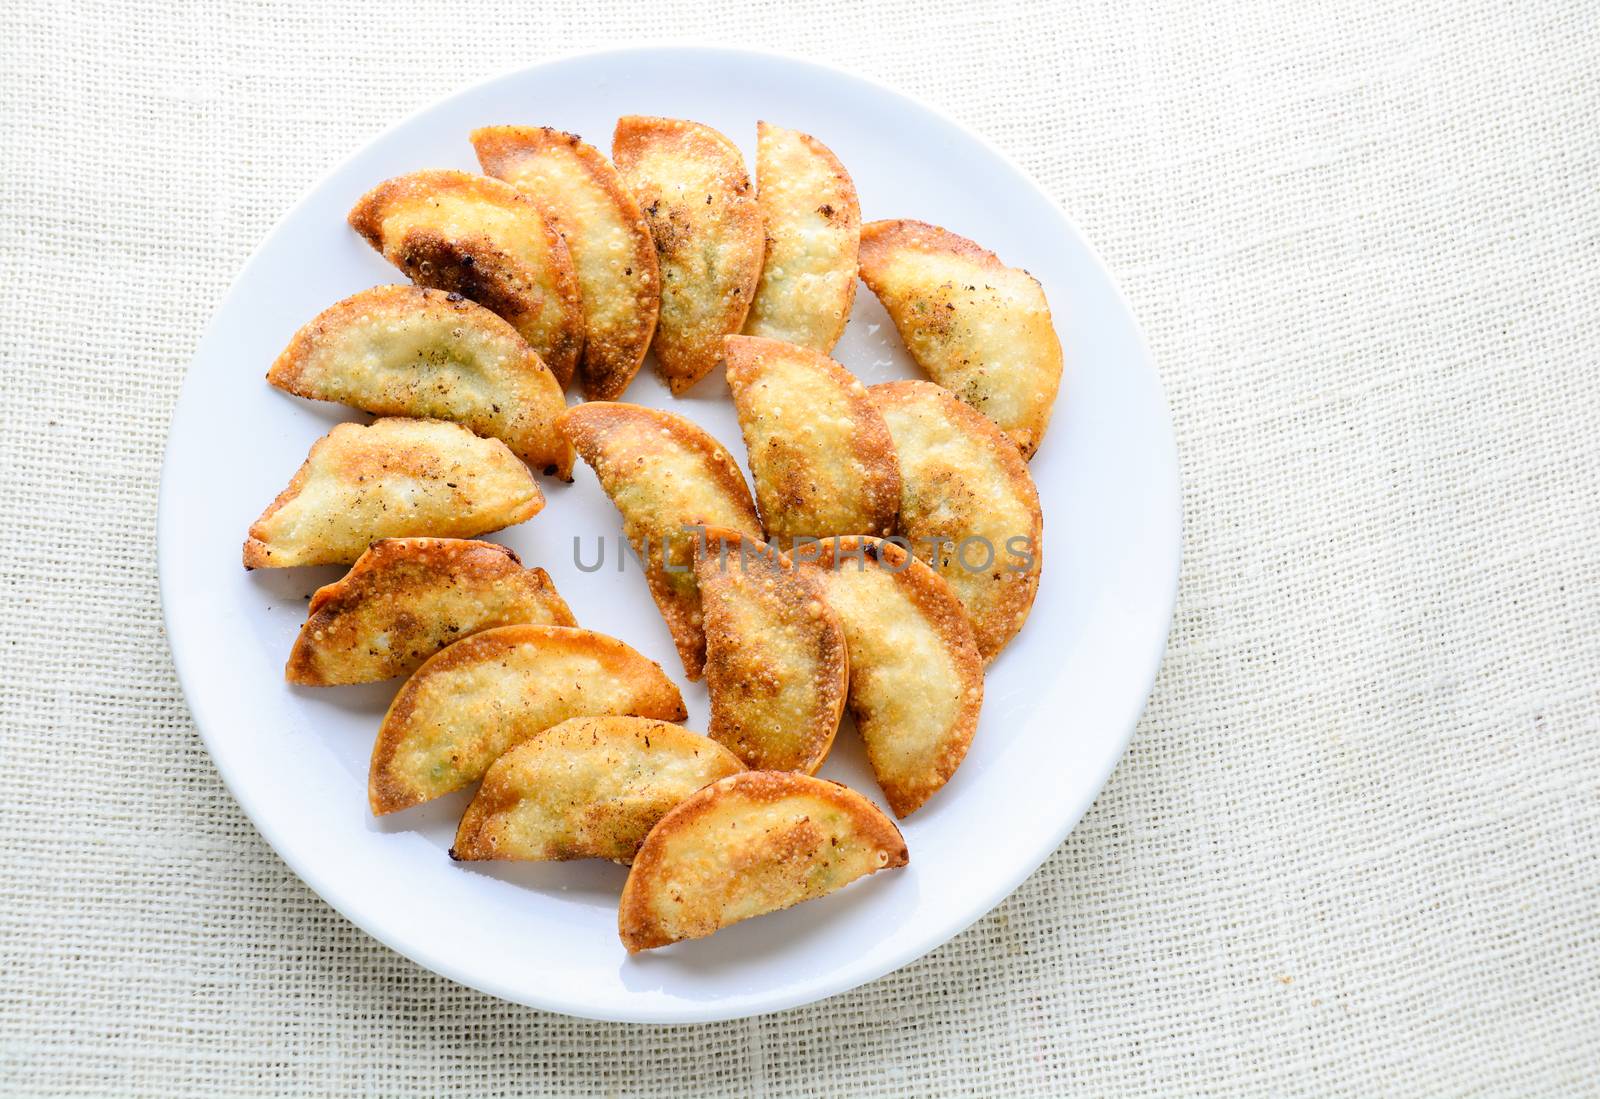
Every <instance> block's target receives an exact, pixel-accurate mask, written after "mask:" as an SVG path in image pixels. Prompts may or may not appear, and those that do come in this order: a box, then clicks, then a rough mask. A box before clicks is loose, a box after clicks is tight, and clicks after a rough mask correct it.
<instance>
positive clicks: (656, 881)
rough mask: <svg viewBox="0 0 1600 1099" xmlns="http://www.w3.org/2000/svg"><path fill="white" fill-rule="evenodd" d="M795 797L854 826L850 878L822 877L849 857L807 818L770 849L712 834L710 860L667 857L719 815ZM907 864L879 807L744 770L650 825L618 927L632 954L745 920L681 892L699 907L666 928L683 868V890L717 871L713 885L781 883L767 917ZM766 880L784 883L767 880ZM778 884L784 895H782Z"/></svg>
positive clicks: (839, 791)
mask: <svg viewBox="0 0 1600 1099" xmlns="http://www.w3.org/2000/svg"><path fill="white" fill-rule="evenodd" d="M791 799H793V800H796V801H797V802H798V803H799V807H800V808H804V807H806V806H816V807H825V808H827V809H831V810H836V811H838V812H839V813H841V814H842V815H843V816H844V817H845V818H847V820H848V823H849V824H850V826H851V829H852V831H851V834H850V835H848V836H847V837H846V840H847V843H846V844H845V846H846V847H849V846H852V845H853V846H855V847H857V848H859V849H860V850H852V851H849V852H847V854H848V855H849V856H851V857H853V858H854V859H855V860H856V862H857V863H858V865H857V866H855V867H852V868H850V876H849V877H848V878H847V879H846V880H844V881H839V882H837V883H834V882H821V883H819V882H817V881H816V880H815V871H816V870H817V869H818V868H819V867H820V868H822V869H826V868H827V867H828V864H829V861H830V860H833V859H836V858H841V857H844V856H841V855H840V854H839V848H838V846H837V845H835V844H834V843H832V842H830V841H834V840H837V839H838V837H837V836H835V835H830V834H827V833H825V832H824V831H823V830H822V828H821V827H820V826H819V825H818V823H817V822H814V821H812V820H810V819H809V815H806V816H803V817H801V818H800V819H798V820H795V821H793V822H790V823H789V824H788V825H787V827H785V829H784V831H783V832H782V833H781V834H779V835H777V836H775V837H772V840H773V842H772V843H771V844H770V845H769V846H767V847H760V846H757V847H755V848H754V849H753V850H751V849H741V848H740V847H739V846H738V843H739V841H736V840H733V839H731V838H728V837H727V836H726V835H708V836H706V837H704V839H705V841H706V842H707V844H708V845H709V848H710V850H709V851H708V853H707V858H705V859H704V860H696V861H697V862H698V865H693V866H687V867H681V868H679V867H675V866H674V865H673V864H672V863H670V862H669V861H668V856H669V852H668V848H669V846H670V845H671V844H672V842H673V841H674V840H675V839H677V838H678V837H681V836H685V835H692V834H693V831H694V830H695V829H696V828H702V827H706V826H707V825H710V824H711V823H712V822H713V821H714V820H715V818H716V817H717V816H718V815H720V814H724V813H729V812H730V810H731V811H732V814H731V815H737V816H744V815H745V812H744V811H745V810H748V811H750V812H751V813H756V812H759V811H760V810H762V809H764V808H766V807H770V806H774V805H777V804H780V803H782V802H785V801H788V800H791ZM741 839H742V838H741ZM718 856H721V857H718ZM909 861H910V854H909V852H908V851H907V850H906V842H905V838H904V837H903V836H901V834H900V829H899V828H897V827H895V824H894V822H893V821H892V820H890V819H889V818H888V817H886V816H885V815H884V814H883V811H882V810H880V809H879V808H878V807H877V806H876V805H873V804H872V802H870V801H868V800H867V799H866V798H864V797H862V796H861V795H860V794H858V793H856V792H855V791H854V790H852V789H850V788H849V787H847V786H842V785H840V784H839V783H836V782H828V781H826V780H824V779H819V778H813V777H811V776H810V775H800V774H795V773H793V772H790V771H745V772H742V773H740V774H737V775H731V776H729V777H728V778H725V779H721V780H719V781H717V782H714V783H712V784H711V785H710V786H707V787H705V788H704V789H701V790H699V791H698V792H696V793H694V794H692V795H690V796H689V797H688V798H686V799H685V800H684V801H682V802H680V803H679V804H678V806H677V807H676V808H674V809H673V810H672V811H671V812H669V813H668V814H667V815H666V816H664V817H662V818H661V821H660V823H658V824H657V825H656V826H655V827H654V828H653V829H651V831H650V835H649V836H648V837H646V839H645V841H644V845H643V846H642V847H640V848H639V853H638V855H637V856H636V857H635V858H634V860H633V869H632V870H631V871H630V872H629V874H628V881H627V884H626V885H624V886H623V888H622V899H621V901H620V903H619V904H618V906H617V930H618V933H619V934H620V936H621V938H622V944H623V945H624V946H625V947H627V948H628V952H629V953H630V954H631V953H637V952H638V951H641V950H650V949H653V948H655V947H659V946H666V945H668V944H669V943H674V942H680V941H682V940H684V939H691V938H701V937H704V936H706V935H709V934H711V933H712V932H714V931H717V930H719V929H720V928H722V927H726V926H728V925H729V924H730V923H734V922H737V921H738V920H740V919H743V918H745V917H744V916H740V915H734V916H733V917H732V918H731V919H728V918H725V917H726V916H727V915H728V913H726V912H725V911H724V910H723V909H722V908H721V907H719V906H718V900H719V898H713V897H694V896H689V897H681V896H680V897H675V898H674V900H676V901H681V902H683V903H684V904H685V905H686V906H689V907H690V909H691V911H689V912H688V913H682V914H680V919H679V920H678V921H677V922H678V923H679V924H680V926H668V925H667V922H666V920H664V919H663V914H662V913H661V912H660V911H659V910H658V909H657V907H656V905H655V904H654V902H655V901H656V900H657V899H658V897H659V896H660V895H661V894H663V893H668V894H671V893H672V892H673V891H674V890H675V888H678V887H679V886H678V885H677V882H678V878H677V876H676V872H677V871H678V870H680V869H681V870H684V871H686V872H687V873H685V874H684V877H685V878H687V879H688V880H687V881H685V882H684V883H683V886H682V887H683V888H692V887H693V884H694V882H693V880H692V879H693V876H694V872H695V871H698V872H699V875H698V876H701V877H706V876H709V875H712V874H715V875H716V876H717V879H718V880H717V881H716V883H715V884H717V885H720V886H726V887H728V888H732V889H737V888H740V887H742V886H745V883H747V882H755V883H757V884H754V885H750V886H748V888H751V889H759V888H761V887H762V885H766V884H771V885H773V887H774V889H773V892H772V893H769V894H767V895H765V896H762V897H761V904H760V905H759V906H758V907H760V908H761V912H760V913H759V914H765V913H766V912H772V911H778V910H780V909H782V908H788V907H791V906H793V905H795V904H798V903H800V902H801V901H806V900H814V899H816V898H817V897H821V896H825V895H827V894H828V893H831V892H833V891H834V890H836V889H839V888H843V887H844V886H845V885H848V884H849V883H850V882H852V881H855V880H858V879H859V878H860V877H864V876H865V875H866V874H870V873H874V872H876V871H878V870H886V869H890V868H892V867H899V866H905V865H906V864H907V863H908V862H909ZM765 877H774V878H776V879H777V880H776V881H775V882H770V883H769V882H767V881H765V880H764V878H765ZM708 884H709V883H708ZM779 889H781V890H782V891H781V892H778V891H777V890H779ZM681 924H687V925H688V926H681Z"/></svg>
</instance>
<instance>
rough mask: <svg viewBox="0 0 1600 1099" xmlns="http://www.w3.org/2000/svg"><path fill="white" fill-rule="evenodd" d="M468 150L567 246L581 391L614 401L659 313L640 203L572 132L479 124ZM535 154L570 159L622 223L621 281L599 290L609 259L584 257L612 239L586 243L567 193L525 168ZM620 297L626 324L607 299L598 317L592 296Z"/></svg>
mask: <svg viewBox="0 0 1600 1099" xmlns="http://www.w3.org/2000/svg"><path fill="white" fill-rule="evenodd" d="M472 145H473V148H474V149H476V150H477V153H478V163H479V164H480V165H482V167H483V170H484V172H485V173H487V174H488V175H491V176H494V177H495V178H496V179H503V180H505V181H507V182H508V183H511V184H512V185H514V186H516V187H518V188H519V189H521V190H522V191H523V192H524V193H526V194H527V195H528V196H529V197H530V198H532V199H533V201H534V203H535V204H537V205H538V207H539V209H540V211H541V212H542V213H543V214H544V216H545V220H546V221H548V222H549V223H550V225H551V226H552V227H553V228H554V229H555V230H556V232H558V233H560V234H561V236H562V238H563V239H564V240H565V241H566V243H567V249H568V251H569V252H570V253H571V255H572V262H573V267H574V269H575V271H576V273H577V277H578V281H579V284H580V286H581V287H582V292H583V296H584V302H583V307H584V316H585V320H586V338H585V340H584V345H583V361H582V364H581V366H580V371H579V377H580V378H581V380H582V382H583V394H584V396H585V397H587V398H588V399H589V400H591V401H614V400H616V399H617V398H618V397H620V396H622V394H623V391H624V390H626V389H627V388H628V383H629V382H631V381H632V380H633V376H634V375H635V374H637V373H638V372H639V365H640V363H642V362H644V356H645V352H646V351H648V350H649V349H650V339H651V337H652V336H653V335H654V334H655V330H656V320H657V317H658V316H659V314H660V311H661V272H660V269H659V267H658V266H657V263H656V249H655V242H654V240H653V238H652V237H651V235H650V227H649V225H648V224H647V223H646V222H645V219H644V214H643V213H642V212H641V211H640V209H639V204H638V203H637V202H635V201H634V200H633V195H631V194H629V193H628V190H627V188H626V187H624V186H623V184H622V178H621V176H619V175H618V174H617V170H616V169H615V168H613V167H612V166H611V162H610V161H608V160H606V158H605V156H604V155H602V154H601V152H600V151H599V150H598V149H596V148H595V147H594V146H592V145H589V144H587V143H585V142H584V141H583V140H582V139H581V138H579V137H578V135H577V134H569V133H564V132H562V131H561V130H557V129H553V128H552V127H549V126H485V127H482V128H481V129H477V130H474V131H473V132H472ZM541 157H565V158H569V159H570V161H571V163H572V164H573V165H575V166H576V167H577V168H578V169H580V170H581V171H582V173H583V175H584V178H585V180H586V181H587V182H588V184H589V185H590V187H591V188H592V189H593V196H592V197H597V198H598V200H599V201H602V202H604V203H605V204H606V205H607V206H608V207H609V208H610V210H611V211H613V212H614V214H615V216H616V218H617V219H618V220H619V221H620V222H621V223H622V225H623V226H625V228H626V230H627V233H628V252H627V255H626V257H611V258H610V259H611V262H612V264H613V266H614V265H615V263H617V262H621V263H622V267H623V270H622V272H621V274H620V278H617V277H615V276H613V277H612V278H611V279H609V280H607V281H612V282H614V285H612V286H601V285H598V282H599V281H600V280H605V279H606V278H607V274H608V273H607V272H604V271H603V270H602V266H603V264H604V263H605V262H606V260H607V258H608V257H607V256H602V255H595V256H591V255H590V250H591V249H595V248H606V249H607V250H608V251H609V244H610V242H607V241H597V240H590V239H589V238H588V237H587V236H586V235H585V232H584V229H585V225H586V224H587V220H588V219H587V218H585V217H583V216H582V214H583V212H582V211H578V210H574V209H573V208H572V206H571V199H572V196H571V195H568V194H563V193H561V192H559V191H558V190H556V189H554V188H553V187H551V186H549V185H541V183H540V181H539V180H538V178H537V177H536V176H534V175H530V174H528V173H526V172H525V171H524V170H523V169H524V167H525V166H526V165H528V164H529V163H530V162H535V161H537V160H539V159H540V158H541ZM591 260H592V262H591ZM623 287H625V288H626V289H625V290H623V289H622V288H623ZM618 292H625V293H627V294H628V295H629V296H630V297H631V298H632V301H633V307H634V309H633V312H632V313H631V314H630V315H629V316H628V317H627V318H626V321H625V322H624V321H623V320H622V319H621V318H618V317H616V316H614V312H615V310H614V303H611V302H607V305H608V307H609V308H608V312H607V315H606V316H603V317H602V316H600V315H599V308H600V304H601V303H600V302H599V301H598V300H596V299H597V298H598V297H599V296H600V294H602V293H603V294H607V295H610V294H614V293H618Z"/></svg>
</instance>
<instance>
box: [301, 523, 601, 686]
mask: <svg viewBox="0 0 1600 1099" xmlns="http://www.w3.org/2000/svg"><path fill="white" fill-rule="evenodd" d="M519 623H530V624H533V625H542V626H573V625H576V624H577V623H576V621H575V620H574V619H573V617H572V611H570V610H569V609H568V608H567V604H566V601H565V600H563V599H562V598H561V596H560V595H559V594H557V592H556V588H555V585H554V584H553V583H551V581H550V576H549V574H548V573H546V572H545V571H544V570H543V569H525V568H523V567H522V562H521V561H520V560H519V559H518V558H517V555H516V554H515V553H513V552H512V551H511V550H509V549H507V548H506V547H505V546H499V545H496V544H495V543H493V542H477V541H472V540H470V539H465V538H385V539H383V540H381V541H378V542H374V543H372V547H371V548H370V549H368V550H367V552H366V553H363V554H362V555H361V558H360V560H358V561H357V562H356V563H355V565H354V566H352V567H351V569H350V571H349V572H348V573H346V574H345V576H344V578H343V579H341V580H338V581H336V582H335V583H332V584H329V585H327V586H326V587H322V588H318V589H317V592H316V594H315V595H313V596H312V597H311V605H310V608H309V610H308V614H307V617H306V622H305V625H303V626H301V627H300V636H299V638H298V639H297V640H296V641H295V643H294V649H293V650H292V651H291V652H290V653H289V665H288V667H287V668H286V669H285V670H284V678H286V679H287V680H288V681H289V682H290V683H299V684H301V685H302V686H308V687H332V686H335V685H338V684H343V683H372V682H376V681H378V680H381V679H392V678H394V677H395V676H400V675H410V674H411V673H412V672H414V671H416V670H417V668H418V667H420V666H421V664H422V662H423V661H424V660H427V659H428V657H430V656H432V655H433V654H434V653H436V652H438V651H439V650H440V649H442V648H444V647H445V646H446V645H449V644H451V643H452V642H455V641H459V640H461V639H462V638H463V637H469V636H471V635H472V634H475V633H479V632H481V631H483V630H489V629H493V628H494V627H496V626H512V625H517V624H519Z"/></svg>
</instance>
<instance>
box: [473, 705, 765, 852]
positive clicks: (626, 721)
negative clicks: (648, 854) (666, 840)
mask: <svg viewBox="0 0 1600 1099" xmlns="http://www.w3.org/2000/svg"><path fill="white" fill-rule="evenodd" d="M743 770H744V764H742V763H740V762H739V760H738V759H737V758H736V757H735V756H734V754H733V753H732V752H730V751H728V750H727V749H726V748H724V747H723V746H722V745H720V744H718V743H717V742H716V741H714V740H711V739H710V738H708V737H703V736H701V735H700V734H699V733H692V732H690V731H689V730H688V729H685V728H683V727H682V726H681V725H668V724H667V723H666V722H664V721H653V720H650V719H649V718H643V717H575V718H573V719H572V720H570V721H563V722H562V723H561V724H559V725H553V726H551V727H550V728H548V729H546V730H544V731H543V732H540V733H535V734H534V735H533V736H532V737H531V738H529V739H528V740H525V741H523V742H522V743H521V744H518V745H517V746H516V747H514V748H512V749H511V750H510V751H508V752H506V754H505V755H503V756H501V757H500V758H499V759H497V760H495V761H494V763H492V764H490V766H489V770H488V771H487V772H486V773H485V774H484V776H483V785H482V786H480V787H478V793H477V796H476V797H474V798H473V799H472V804H471V805H469V806H467V811H466V814H465V815H464V816H462V818H461V827H460V828H458V829H456V842H455V846H453V847H451V848H450V857H451V858H453V859H458V860H463V861H465V860H476V859H528V860H539V861H542V860H547V859H612V860H614V861H616V862H632V861H633V856H634V854H635V853H636V852H637V851H638V850H639V845H640V844H642V843H643V842H644V838H645V836H647V835H648V834H649V833H650V829H652V828H654V827H655V825H656V822H657V821H659V820H660V819H661V818H662V817H663V816H665V815H666V813H667V811H668V810H669V809H671V808H672V807H673V806H675V805H677V804H678V803H679V802H680V801H682V800H683V799H684V798H686V797H688V796H689V795H690V794H692V793H694V792H695V791H696V790H698V789H700V788H701V787H702V786H706V785H708V784H710V783H713V782H716V781H717V780H718V779H720V778H726V777H727V776H729V775H733V774H738V773H739V772H740V771H743Z"/></svg>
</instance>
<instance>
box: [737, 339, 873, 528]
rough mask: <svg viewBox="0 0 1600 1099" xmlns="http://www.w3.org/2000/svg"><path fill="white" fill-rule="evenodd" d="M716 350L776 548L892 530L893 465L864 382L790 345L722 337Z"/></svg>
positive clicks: (818, 355)
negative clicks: (724, 368) (807, 540)
mask: <svg viewBox="0 0 1600 1099" xmlns="http://www.w3.org/2000/svg"><path fill="white" fill-rule="evenodd" d="M724 346H725V348H726V351H725V356H726V359H727V363H728V387H729V388H730V389H732V390H733V404H734V408H735V409H736V410H737V411H738V414H739V427H740V430H741V431H743V433H744V445H745V449H746V450H748V451H749V453H750V472H751V475H752V476H753V477H754V478H755V482H756V500H757V502H758V503H760V505H761V521H762V523H763V524H764V525H765V526H766V528H767V533H768V534H769V535H771V536H772V538H773V539H774V540H775V541H777V542H778V543H779V544H780V545H782V546H784V547H787V546H789V545H790V544H791V543H792V541H793V540H794V539H795V538H799V537H809V538H823V537H827V536H829V535H834V534H870V535H875V536H885V535H888V534H891V533H893V531H894V517H895V513H896V512H898V511H899V510H900V471H899V467H898V466H897V465H896V463H895V455H894V444H893V443H892V442H891V440H890V437H889V429H888V428H887V427H885V426H884V423H883V417H882V416H880V415H879V414H878V411H877V409H876V408H874V407H873V404H872V401H871V400H870V399H868V396H867V389H866V387H865V386H864V385H862V384H861V382H860V381H858V380H857V379H856V376H855V375H854V374H852V373H850V372H849V371H848V370H846V369H845V368H844V367H842V366H840V365H839V364H838V363H836V362H834V361H833V360H832V359H830V358H828V357H827V356H826V355H823V354H821V353H820V352H816V351H810V350H807V349H806V348H803V347H796V346H795V345H794V344H789V343H780V342H779V341H777V340H767V339H760V338H757V337H754V336H729V337H728V338H727V340H726V341H724Z"/></svg>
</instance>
